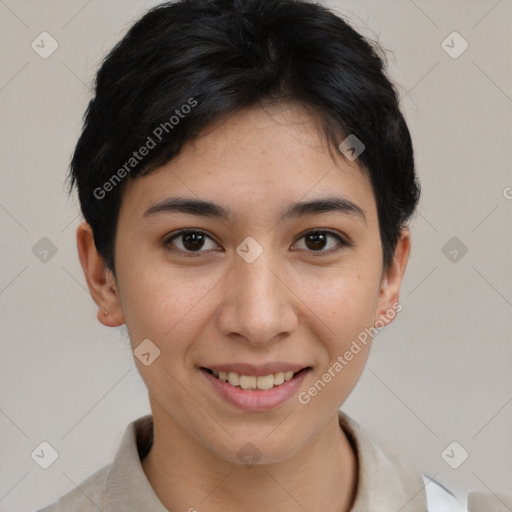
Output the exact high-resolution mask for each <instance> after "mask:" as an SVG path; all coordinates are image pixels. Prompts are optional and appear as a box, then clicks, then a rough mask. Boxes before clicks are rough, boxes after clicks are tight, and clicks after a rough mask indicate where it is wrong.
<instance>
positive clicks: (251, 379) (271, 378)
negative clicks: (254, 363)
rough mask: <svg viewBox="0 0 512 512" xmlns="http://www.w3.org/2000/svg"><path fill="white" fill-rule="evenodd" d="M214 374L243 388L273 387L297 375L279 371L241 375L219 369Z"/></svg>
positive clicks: (291, 372) (213, 371)
mask: <svg viewBox="0 0 512 512" xmlns="http://www.w3.org/2000/svg"><path fill="white" fill-rule="evenodd" d="M212 373H213V375H215V377H217V378H218V379H219V380H222V381H224V382H228V383H229V384H231V385H232V386H235V387H237V386H239V387H241V388H242V389H263V390H265V389H272V388H273V387H274V386H279V385H280V384H282V383H283V382H286V381H287V380H290V379H292V378H293V376H294V375H295V372H293V371H288V372H277V373H273V374H272V373H271V374H270V375H260V376H258V377H256V376H255V375H240V374H238V373H235V372H223V371H219V370H212Z"/></svg>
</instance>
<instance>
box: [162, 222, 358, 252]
mask: <svg viewBox="0 0 512 512" xmlns="http://www.w3.org/2000/svg"><path fill="white" fill-rule="evenodd" d="M191 233H195V234H201V235H204V236H205V237H206V238H209V239H210V240H212V241H214V240H213V239H212V238H211V237H210V236H209V235H208V233H206V231H203V230H201V229H182V230H180V231H178V232H177V233H174V234H173V235H171V236H169V237H167V238H166V239H165V240H164V246H166V247H169V246H170V245H172V241H173V240H175V239H176V238H180V237H182V236H184V235H188V234H191ZM312 234H324V235H329V236H331V237H333V238H335V239H336V240H337V241H338V242H339V245H340V247H339V249H341V248H343V247H349V246H351V245H352V244H351V243H350V242H349V241H348V240H347V239H345V238H344V237H342V236H341V235H339V234H338V233H335V232H333V231H329V230H326V229H313V230H310V231H307V232H306V233H303V234H302V235H301V236H300V238H299V239H298V240H302V239H303V238H304V237H306V236H308V235H312ZM339 249H331V250H328V251H324V250H318V251H312V250H306V252H309V253H311V254H313V255H314V256H323V255H328V254H332V253H333V252H336V251H337V250H339ZM171 250H172V251H175V252H181V253H184V254H185V255H186V256H185V257H187V258H197V257H199V256H200V255H201V254H202V253H207V254H208V253H209V252H210V251H201V250H200V251H186V250H185V251H184V250H182V249H176V248H171Z"/></svg>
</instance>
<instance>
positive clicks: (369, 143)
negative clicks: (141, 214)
mask: <svg viewBox="0 0 512 512" xmlns="http://www.w3.org/2000/svg"><path fill="white" fill-rule="evenodd" d="M380 53H383V51H382V48H381V46H380V45H379V44H378V43H377V42H376V41H372V40H370V39H368V38H365V37H363V36H362V35H361V34H359V33H358V32H357V31H356V30H354V29H353V28H352V27H351V26H350V25H349V24H348V23H347V22H346V21H344V20H343V19H342V18H341V17H340V16H339V15H338V14H337V13H335V12H333V11H331V10H329V9H328V8H327V7H325V6H322V5H319V4H316V3H313V2H311V1H309V0H178V1H176V2H167V3H163V4H160V5H157V6H156V7H154V8H151V9H150V10H149V11H148V12H146V13H145V14H144V15H143V16H142V17H141V18H140V19H139V20H138V21H137V22H136V23H135V24H134V25H133V26H132V27H131V28H130V29H129V31H128V32H127V34H126V35H125V36H124V38H123V39H122V40H121V41H119V43H118V44H117V45H116V46H115V47H114V48H113V49H112V50H111V51H110V52H109V53H108V55H107V56H106V57H105V58H104V60H103V62H102V64H101V67H100V69H99V71H98V73H97V76H96V80H95V90H94V97H93V98H92V99H91V101H90V102H89V105H88V107H87V110H86V112H85V114H84V126H83V130H82V133H81V136H80V138H79V140H78V143H77V145H76V148H75V151H74V154H73V157H72V159H71V163H70V173H69V177H68V178H69V179H70V184H69V191H70V193H71V191H72V189H73V186H75V185H76V186H77V188H78V194H79V200H80V206H81V210H82V213H83V215H84V218H85V220H86V221H87V222H88V223H89V224H90V225H91V227H92V230H93V233H94V241H95V244H96V247H97V250H98V252H99V254H100V255H101V256H102V258H103V259H104V261H105V264H106V265H107V267H108V268H109V269H110V270H111V271H112V272H113V273H114V275H115V265H114V244H115V234H116V227H117V220H118V214H119V208H120V205H121V199H122V193H123V189H124V185H125V184H126V179H124V178H126V177H129V178H130V179H135V178H136V177H137V176H138V175H140V174H141V173H143V174H145V173H148V172H150V171H151V170H152V169H155V168H156V167H158V166H161V165H164V164H166V163H167V162H169V161H170V160H171V159H172V158H174V157H175V156H177V155H178V153H179V152H180V149H181V148H182V146H183V144H184V143H186V142H187V141H190V140H193V139H194V138H195V137H197V136H198V135H199V133H200V132H201V131H202V130H203V129H204V128H205V127H206V126H207V125H208V124H210V123H211V122H213V121H216V120H219V119H221V118H224V117H225V116H229V115H232V114H234V113H235V112H236V111H237V110H239V109H242V108H244V107H253V106H257V105H258V104H260V105H263V104H269V105H273V104H286V103H295V104H298V105H300V106H301V107H303V108H304V109H305V110H306V111H307V112H308V113H310V114H311V115H312V116H314V118H315V120H317V121H319V124H318V126H319V127H320V128H319V131H320V132H321V135H322V136H323V137H324V140H326V141H327V143H328V144H327V145H328V148H329V152H330V154H331V157H334V155H335V156H341V158H346V156H345V155H343V154H342V152H341V151H340V150H339V149H338V147H339V144H340V143H341V142H342V141H343V140H344V139H345V138H346V137H347V136H348V135H354V136H355V137H357V139H359V140H360V141H362V143H363V144H364V146H365V149H364V151H363V153H361V154H360V155H359V156H358V158H357V163H358V164H359V166H360V168H361V170H362V171H363V172H366V173H368V175H369V177H370V182H371V184H372V188H373V192H374V195H375V200H376V205H377V211H378V217H379V229H380V237H381V241H382V253H383V266H384V268H387V267H388V266H389V264H390V263H391V261H392V258H393V254H394V250H395V247H396V243H397V241H398V239H399V237H400V232H401V229H402V228H403V226H404V225H405V223H406V222H407V221H408V219H409V218H410V216H411V215H412V214H413V212H414V209H415V208H416V205H417V202H418V200H419V194H420V185H419V183H418V180H417V177H416V175H415V170H414V157H413V148H412V142H411V137H410V133H409V130H408V127H407V125H406V122H405V120H404V117H403V115H402V113H401V111H400V108H399V94H398V92H397V90H396V87H395V85H394V84H393V83H392V82H391V81H390V79H389V78H388V77H387V76H386V68H387V62H386V59H385V58H384V57H382V56H380V55H379V54H380ZM182 114H183V115H182ZM143 146H144V147H146V151H144V153H145V156H144V157H143V158H142V157H140V158H136V157H135V156H134V151H138V150H139V148H141V151H142V147H143ZM137 156H138V157H139V156H140V155H139V154H138V153H137Z"/></svg>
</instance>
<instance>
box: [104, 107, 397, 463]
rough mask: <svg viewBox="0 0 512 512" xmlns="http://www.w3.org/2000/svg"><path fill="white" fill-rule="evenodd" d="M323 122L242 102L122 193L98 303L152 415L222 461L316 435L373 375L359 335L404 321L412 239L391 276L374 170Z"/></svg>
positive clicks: (277, 454)
mask: <svg viewBox="0 0 512 512" xmlns="http://www.w3.org/2000/svg"><path fill="white" fill-rule="evenodd" d="M315 126H316V125H315V124H314V122H313V120H312V119H311V118H310V117H309V116H308V115H307V114H306V113H304V112H301V111H300V110H298V109H297V108H294V107H291V106H288V107H281V108H279V109H278V108H273V109H272V110H266V111H264V110H262V109H250V110H244V111H239V112H238V113H237V114H235V115H234V116H232V117H230V118H229V119H228V120H225V121H223V122H222V123H216V124H215V125H213V126H211V127H209V128H208V129H207V130H205V131H204V132H203V134H202V135H201V136H200V137H199V138H197V139H196V140H195V141H194V142H193V143H190V144H188V145H187V146H186V147H185V148H184V149H183V150H182V152H181V153H180V155H179V157H178V158H176V159H174V160H173V161H172V162H170V163H168V164H167V165H165V166H163V167H161V168H159V169H157V170H155V171H153V172H151V173H150V174H148V175H147V176H142V177H138V178H137V179H135V180H133V181H132V180H129V182H128V183H127V187H126V190H125V192H124V196H123V200H122V205H121V208H120V212H119V222H118V227H117V238H116V250H115V262H116V274H117V275H116V277H117V281H116V286H115V294H112V295H111V296H110V298H105V297H103V299H99V301H101V300H104V301H105V302H104V303H103V306H104V307H105V308H106V309H107V310H108V311H109V314H110V317H111V318H116V319H117V323H118V324H119V323H123V322H124V323H126V327H127V329H128V332H129V335H130V340H131V343H132V348H133V349H134V350H135V353H136V354H137V353H138V352H137V350H139V352H142V353H143V354H144V355H143V357H142V359H143V361H144V362H141V361H140V360H139V359H138V358H136V359H135V361H136V364H137V366H138V369H139V371H140V374H141V376H142V378H143V380H144V382H145V384H146V386H147V388H148V391H149V395H150V400H151V404H152V409H153V415H154V418H155V422H157V421H161V422H164V423H166V424H167V425H170V426H172V428H173V429H174V430H176V431H178V432H180V433H182V435H183V436H184V437H188V436H190V439H194V440H195V442H199V443H200V444H201V445H202V446H203V447H205V448H206V449H207V451H208V452H210V453H212V454H215V456H218V457H220V458H222V459H225V460H231V461H238V460H241V459H240V454H239V450H240V449H241V448H242V447H243V446H244V445H246V443H248V442H250V443H252V444H253V445H255V446H256V447H257V448H258V450H259V452H260V453H261V456H262V462H276V461H278V460H282V459H284V458H286V457H288V456H291V455H292V454H294V453H296V452H297V451H299V450H300V449H301V448H302V447H304V446H306V445H307V443H308V442H311V441H313V439H314V438H315V436H317V435H319V433H321V432H322V430H323V429H324V428H325V426H326V425H327V423H328V422H330V421H331V420H332V419H333V418H334V417H335V416H336V413H337V410H338V408H339V407H340V405H341V404H342V403H343V402H344V400H345V399H346V398H347V396H348V395H349V394H350V392H351V391H352V389H353V387H354V386H355V384H356V382H357V380H358V378H359V376H360V374H361V372H362V370H363V367H364V364H365V362H366V359H367V357H368V353H369V348H370V344H371V337H368V336H366V338H367V339H366V343H363V342H362V341H361V339H362V337H364V336H361V333H363V332H365V329H368V328H370V327H371V326H373V325H374V322H375V321H376V320H378V319H379V318H381V319H383V320H384V322H386V318H387V321H390V320H391V319H392V317H393V316H394V314H393V315H392V316H391V315H388V314H387V311H388V310H390V308H392V307H393V306H392V304H393V302H394V301H396V300H397V298H398V289H399V286H400V279H401V276H402V273H403V270H404V269H405V263H404V261H405V260H406V259H407V241H406V242H403V241H401V242H400V243H399V246H398V249H397V250H398V251H400V250H401V251H402V253H401V254H402V256H400V254H399V257H398V259H396V258H395V263H396V264H395V265H394V266H392V268H391V270H390V271H389V272H388V273H386V272H384V273H383V268H382V247H381V240H380V236H379V224H378V218H377V209H376V204H375V198H374V195H373V192H372V188H371V185H370V183H369V181H368V178H367V177H366V176H365V175H364V174H363V173H362V172H361V170H360V169H359V168H358V167H357V160H355V161H353V162H350V161H348V160H346V161H342V160H341V159H340V161H338V162H334V161H333V160H332V159H331V157H330V156H329V153H328V150H327V148H326V146H325V145H324V144H323V143H322V141H321V139H320V136H319V135H318V132H317V129H316V127H315ZM176 198H180V199H181V200H182V202H181V205H180V203H177V202H176V201H175V200H176ZM326 199H329V200H332V202H331V203H328V202H325V203H324V204H323V207H321V204H322V203H316V207H315V204H312V205H311V206H310V207H309V208H308V207H304V205H303V207H300V205H299V206H297V205H298V203H310V202H312V203H314V202H318V201H322V200H326ZM192 200H193V201H196V202H198V203H196V205H195V206H194V205H192V204H188V205H187V203H186V201H192ZM199 202H211V203H214V204H215V206H211V205H210V206H208V205H206V206H205V205H203V206H201V205H200V204H199ZM333 204H334V205H335V206H333ZM319 205H320V207H319ZM222 212H223V213H225V214H226V215H221V213H222ZM404 240H405V239H404ZM99 301H98V302H99ZM383 315H385V316H386V318H384V316H383ZM111 325H112V324H111ZM366 332H368V331H366ZM358 337H359V338H358ZM144 340H150V341H149V342H148V341H144ZM355 340H356V345H357V347H358V348H359V350H357V348H355V345H354V341H355ZM357 340H359V341H357ZM143 341H144V343H145V345H141V347H140V348H139V349H137V347H139V345H140V344H141V343H142V342H143ZM348 352H350V353H351V354H352V357H350V355H349V354H348ZM155 357H156V358H155ZM336 362H338V364H336ZM144 363H145V364H144ZM292 375H293V377H291V376H292ZM326 375H327V376H326ZM329 376H330V378H329ZM258 377H261V378H258ZM290 377H291V378H290ZM226 378H227V379H228V382H224V381H223V380H222V379H226ZM285 378H286V379H288V380H286V381H285V382H283V379H285ZM319 380H320V381H321V382H320V384H319ZM315 383H316V387H315ZM254 386H257V387H258V389H250V388H251V387H254ZM244 388H245V389H244ZM259 388H263V389H259ZM269 388H270V389H269ZM315 390H316V391H315Z"/></svg>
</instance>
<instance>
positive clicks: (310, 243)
mask: <svg viewBox="0 0 512 512" xmlns="http://www.w3.org/2000/svg"><path fill="white" fill-rule="evenodd" d="M330 239H331V240H334V241H335V242H336V241H337V244H336V243H332V242H331V243H330V244H329V240H330ZM300 240H304V241H305V244H304V245H305V247H306V250H307V251H308V252H319V253H330V252H333V251H335V250H336V247H338V248H340V247H344V246H347V245H349V244H348V242H347V241H346V240H345V239H344V238H342V237H341V236H340V235H337V234H336V233H333V232H331V231H310V232H309V233H306V234H305V235H303V236H302V238H301V239H300ZM326 247H327V250H325V248H326Z"/></svg>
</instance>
